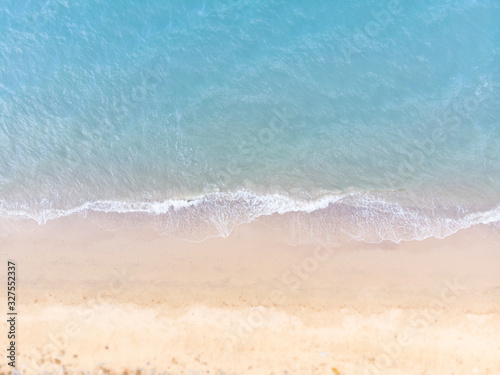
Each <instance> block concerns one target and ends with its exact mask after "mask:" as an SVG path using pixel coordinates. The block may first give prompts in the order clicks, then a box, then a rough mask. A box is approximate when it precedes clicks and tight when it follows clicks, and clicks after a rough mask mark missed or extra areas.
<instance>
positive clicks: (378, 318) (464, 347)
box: [0, 218, 500, 374]
mask: <svg viewBox="0 0 500 375" xmlns="http://www.w3.org/2000/svg"><path fill="white" fill-rule="evenodd" d="M3 224H4V225H3V228H10V230H8V231H4V232H3V234H2V237H1V238H0V248H1V253H2V256H3V257H5V259H10V260H14V261H15V262H16V265H17V278H18V280H17V283H18V291H17V298H18V301H17V309H18V313H19V315H18V317H17V319H18V321H17V334H18V340H17V368H18V370H24V371H25V373H44V372H45V371H48V372H49V373H50V372H52V373H68V374H71V373H79V372H84V371H88V373H92V374H93V373H102V374H108V373H111V374H115V373H116V374H139V373H140V374H154V373H159V374H162V373H166V374H196V373H199V374H224V373H226V374H272V373H274V374H287V373H288V374H500V334H499V332H500V241H499V238H498V235H497V234H495V233H493V232H491V233H490V232H489V231H488V229H487V228H473V229H469V230H465V231H461V232H459V233H457V234H455V235H453V236H450V237H448V238H446V239H427V240H424V241H413V242H408V243H402V244H399V245H396V244H393V243H381V244H366V243H358V242H355V243H349V244H346V245H344V246H341V247H333V248H330V247H321V246H315V245H301V246H291V245H288V244H287V243H286V242H284V241H283V240H281V239H280V238H279V236H277V235H276V233H273V232H272V231H270V230H269V229H267V228H266V227H265V226H263V225H259V224H258V223H253V224H249V225H243V226H240V227H238V228H236V230H235V231H234V232H233V233H232V235H231V236H230V237H228V238H214V239H208V240H205V241H203V242H201V243H191V242H185V241H181V240H175V239H171V238H167V237H161V236H158V235H156V234H155V233H153V232H150V231H148V230H146V229H141V230H139V229H136V230H122V231H114V232H109V231H105V230H103V229H101V228H99V227H98V226H97V225H95V224H94V223H92V222H90V221H88V220H85V219H81V218H66V219H60V220H57V221H54V222H49V223H48V224H46V225H43V226H39V225H37V224H34V223H22V225H21V224H19V223H16V224H15V226H8V225H5V223H3ZM5 263H6V262H5ZM4 267H5V269H6V267H7V265H6V264H5V265H4ZM1 295H2V301H6V288H5V287H4V288H2V289H1ZM5 305H6V303H5ZM2 332H4V333H6V332H7V323H6V320H5V319H4V320H3V322H2ZM3 336H4V337H3V338H2V342H3V345H4V346H5V344H6V343H7V339H6V334H3ZM2 357H3V358H2V361H1V362H0V364H1V367H0V373H2V374H3V373H9V372H10V370H11V369H10V368H9V367H8V366H7V360H6V358H5V356H2Z"/></svg>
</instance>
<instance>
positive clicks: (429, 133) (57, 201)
mask: <svg viewBox="0 0 500 375" xmlns="http://www.w3.org/2000/svg"><path fill="white" fill-rule="evenodd" d="M499 20H500V3H499V2H498V1H494V0H485V1H473V0H460V1H459V0H456V1H453V0H447V1H430V0H426V1H423V0H422V1H414V2H404V1H397V0H389V1H369V0H359V1H349V2H340V1H321V0H318V1H314V2H305V1H263V0H262V1H258V0H253V1H250V0H247V1H229V0H227V1H225V0H216V1H163V0H152V1H147V2H146V1H130V0H109V1H101V0H89V1H83V0H78V1H77V0H47V1H18V0H16V1H14V0H6V1H3V2H2V4H1V5H0V35H1V38H0V215H2V216H6V217H15V218H31V219H35V220H37V221H38V222H39V223H45V222H46V221H47V220H52V219H56V218H58V217H60V216H67V215H70V214H80V215H85V216H88V217H89V218H93V219H95V220H99V221H100V222H108V221H109V217H110V216H113V218H116V217H117V216H120V215H121V216H123V217H124V220H125V217H126V220H127V221H133V222H134V223H136V224H137V223H140V222H142V221H145V220H146V221H147V220H149V221H151V220H152V221H154V222H155V225H156V228H157V230H158V231H159V232H160V233H164V234H169V235H173V236H180V237H183V238H187V239H196V240H197V239H202V238H205V237H208V236H215V235H228V234H229V233H230V232H231V230H232V229H233V228H234V226H236V225H238V224H241V223H244V222H250V221H253V220H261V219H263V218H268V219H269V220H271V218H270V215H273V214H275V215H274V216H278V217H279V218H280V228H281V229H284V230H291V231H292V232H294V233H299V232H304V233H307V234H311V233H312V235H313V236H320V235H321V236H323V237H325V235H326V238H335V237H338V236H340V235H346V236H347V237H349V238H356V239H361V240H367V241H379V240H382V239H389V240H393V241H396V242H397V241H401V240H411V239H422V238H425V237H428V236H437V237H443V236H446V235H449V234H451V233H454V232H456V231H457V230H460V229H462V228H467V227H470V226H472V225H478V224H488V225H498V223H499V221H500V208H499V204H500V100H499V98H500V95H499V93H500V22H499ZM283 226H284V228H283ZM320 233H321V234H320Z"/></svg>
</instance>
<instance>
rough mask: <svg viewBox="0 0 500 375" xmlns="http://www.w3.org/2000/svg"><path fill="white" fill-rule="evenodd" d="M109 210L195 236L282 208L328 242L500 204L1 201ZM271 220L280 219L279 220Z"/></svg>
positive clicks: (414, 232)
mask: <svg viewBox="0 0 500 375" xmlns="http://www.w3.org/2000/svg"><path fill="white" fill-rule="evenodd" d="M430 201H432V202H434V200H429V202H430ZM402 202H405V204H403V203H402ZM427 203H428V202H427ZM109 214H113V215H114V216H116V215H118V216H120V217H124V218H125V217H126V220H125V222H127V223H133V224H134V225H140V223H141V222H143V221H145V220H151V221H153V222H154V223H155V229H156V230H157V231H158V232H159V233H161V234H165V235H171V236H174V237H180V238H184V239H187V240H194V241H200V240H203V239H205V238H208V237H214V236H223V237H226V236H228V235H229V234H230V233H231V232H232V230H233V229H234V228H235V227H236V226H237V225H240V224H244V223H250V222H252V221H254V220H256V219H258V218H263V219H265V218H272V217H275V216H276V215H279V217H280V218H279V222H280V224H279V227H280V230H283V231H285V232H286V231H290V228H293V233H294V236H295V237H298V238H300V239H304V238H310V239H312V238H311V237H316V238H321V239H322V240H323V241H327V242H331V240H332V238H337V239H338V238H339V236H345V237H346V238H349V239H356V240H362V241H368V242H379V241H382V240H390V241H393V242H400V241H406V240H422V239H424V238H427V237H438V238H443V237H446V236H449V235H451V234H453V233H456V232H457V231H459V230H461V229H465V228H469V227H471V226H474V225H479V224H492V223H498V222H500V206H497V207H494V208H491V209H488V210H484V211H480V210H474V209H471V208H464V207H460V206H458V205H444V204H435V203H433V205H432V206H429V205H427V206H425V205H422V201H418V200H417V201H416V200H415V199H414V197H411V199H409V196H408V195H406V196H403V195H402V194H401V193H397V192H372V193H368V192H350V193H344V194H326V195H324V196H323V197H321V198H319V199H297V198H292V197H290V196H286V195H283V194H262V195H261V194H255V193H253V192H250V191H237V192H228V193H225V192H217V193H211V194H207V195H203V196H197V197H193V198H191V199H167V200H165V201H162V202H147V201H143V202H126V201H112V200H98V201H94V202H86V203H84V204H82V205H78V206H74V207H71V208H65V209H62V208H55V207H47V208H43V209H40V208H39V209H36V210H33V209H31V208H30V207H29V206H27V205H16V206H12V205H9V204H7V202H5V201H0V216H2V217H6V218H15V219H33V220H35V221H36V222H38V223H39V224H45V223H47V222H48V221H50V220H55V219H58V218H61V217H66V216H71V215H80V216H83V217H88V218H90V219H93V220H96V221H97V222H99V223H101V224H102V223H105V224H104V225H105V226H106V227H108V228H110V229H113V228H111V227H113V226H116V221H113V224H110V221H109V220H106V215H109ZM270 222H273V223H274V224H273V225H276V222H277V220H274V221H273V220H272V219H270Z"/></svg>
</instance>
